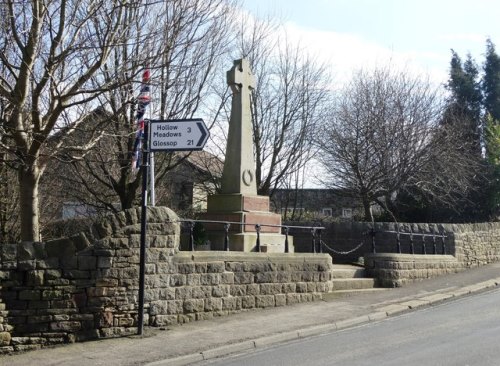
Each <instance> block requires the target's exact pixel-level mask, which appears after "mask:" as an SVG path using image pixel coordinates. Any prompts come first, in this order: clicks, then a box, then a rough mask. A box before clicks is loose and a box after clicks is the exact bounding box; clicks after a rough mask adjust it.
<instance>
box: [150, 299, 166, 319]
mask: <svg viewBox="0 0 500 366" xmlns="http://www.w3.org/2000/svg"><path fill="white" fill-rule="evenodd" d="M167 309H168V301H167V300H158V301H152V302H151V303H150V305H149V314H150V315H160V314H161V315H166V314H168V313H167Z"/></svg>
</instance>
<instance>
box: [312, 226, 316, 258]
mask: <svg viewBox="0 0 500 366" xmlns="http://www.w3.org/2000/svg"><path fill="white" fill-rule="evenodd" d="M311 236H312V244H311V252H312V253H316V229H315V228H311Z"/></svg>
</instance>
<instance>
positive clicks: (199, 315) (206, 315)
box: [196, 312, 214, 321]
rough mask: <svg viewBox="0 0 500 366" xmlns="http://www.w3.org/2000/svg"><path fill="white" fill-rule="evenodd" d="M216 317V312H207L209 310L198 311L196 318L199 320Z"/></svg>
mask: <svg viewBox="0 0 500 366" xmlns="http://www.w3.org/2000/svg"><path fill="white" fill-rule="evenodd" d="M213 318H214V314H213V313H212V312H210V313H207V312H203V313H196V320H197V321H199V320H210V319H213Z"/></svg>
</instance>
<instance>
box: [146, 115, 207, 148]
mask: <svg viewBox="0 0 500 366" xmlns="http://www.w3.org/2000/svg"><path fill="white" fill-rule="evenodd" d="M209 136H210V132H209V131H208V128H207V126H206V125H205V122H203V120H202V119H201V118H197V119H176V120H165V121H158V120H151V121H150V125H149V149H150V151H193V150H201V149H203V147H204V146H205V144H206V142H207V140H208V137H209Z"/></svg>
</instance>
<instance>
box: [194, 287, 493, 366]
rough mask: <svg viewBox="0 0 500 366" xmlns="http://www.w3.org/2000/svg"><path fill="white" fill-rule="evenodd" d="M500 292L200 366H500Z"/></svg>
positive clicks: (208, 362) (475, 296)
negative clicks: (499, 342)
mask: <svg viewBox="0 0 500 366" xmlns="http://www.w3.org/2000/svg"><path fill="white" fill-rule="evenodd" d="M499 304H500V289H497V290H493V291H489V292H485V293H481V294H478V295H474V296H470V297H465V298H461V299H458V300H456V301H451V302H447V303H444V304H442V305H439V306H434V307H431V308H427V309H424V310H420V311H416V312H412V313H408V314H405V315H402V316H398V317H395V318H389V319H387V320H384V321H381V322H378V323H370V324H367V325H365V326H360V327H357V328H353V329H349V330H345V331H338V332H334V333H331V334H325V335H322V336H317V337H313V338H308V339H304V340H302V341H296V342H290V343H287V344H284V345H280V346H276V347H272V348H269V349H265V350H263V351H260V352H252V353H249V354H245V355H240V356H236V357H229V358H225V359H218V360H212V361H206V362H203V363H198V364H196V365H212V366H213V365H219V366H222V365H238V366H246V365H252V366H254V365H265V366H271V365H287V366H293V365H300V366H303V365H318V366H320V365H329V366H331V365H343V366H364V365H367V366H368V365H369V366H373V365H384V366H386V365H387V366H391V365H405V366H413V365H414V366H417V365H418V366H421V365H426V366H428V365H436V366H437V365H439V366H466V365H471V366H472V365H474V366H483V365H495V366H497V365H500V355H499V354H498V349H499V348H498V339H499V337H500V305H499Z"/></svg>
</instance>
